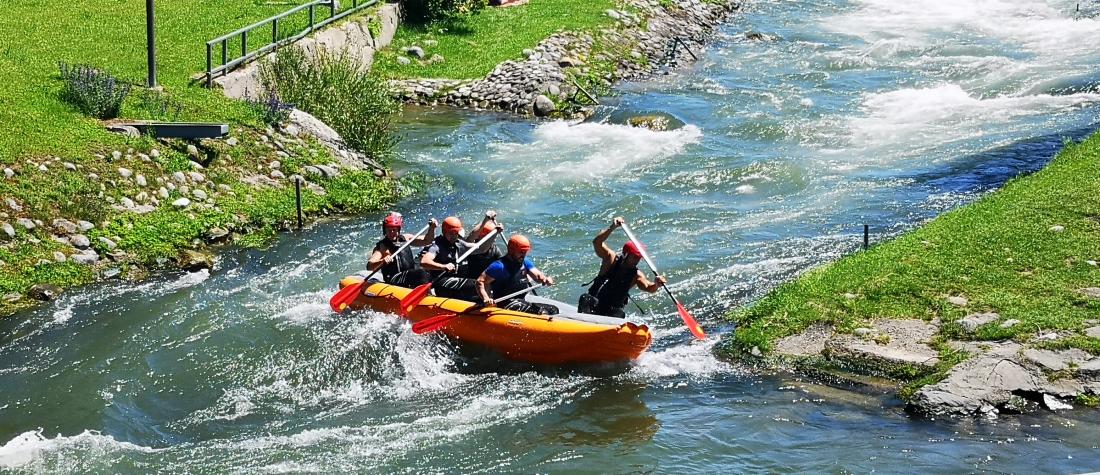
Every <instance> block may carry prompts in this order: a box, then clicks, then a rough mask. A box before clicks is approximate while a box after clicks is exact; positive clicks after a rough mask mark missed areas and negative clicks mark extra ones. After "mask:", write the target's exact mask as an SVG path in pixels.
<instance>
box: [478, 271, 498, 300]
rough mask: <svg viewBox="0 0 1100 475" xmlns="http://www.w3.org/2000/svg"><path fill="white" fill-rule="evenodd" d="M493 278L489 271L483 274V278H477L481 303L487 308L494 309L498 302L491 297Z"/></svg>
mask: <svg viewBox="0 0 1100 475" xmlns="http://www.w3.org/2000/svg"><path fill="white" fill-rule="evenodd" d="M493 280H494V279H493V278H492V277H491V276H490V275H489V273H488V270H486V271H485V272H482V273H481V276H480V277H478V278H477V294H478V295H480V296H481V301H482V302H483V303H484V304H485V306H486V307H492V306H494V305H496V303H497V302H496V301H495V300H493V297H491V296H489V290H488V288H489V285H491V284H492V283H493Z"/></svg>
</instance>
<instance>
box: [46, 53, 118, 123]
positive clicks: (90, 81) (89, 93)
mask: <svg viewBox="0 0 1100 475" xmlns="http://www.w3.org/2000/svg"><path fill="white" fill-rule="evenodd" d="M58 69H60V70H61V80H62V81H64V82H65V85H64V86H63V87H62V89H61V99H62V100H64V101H66V102H69V103H70V104H72V105H74V106H76V108H77V109H79V110H80V112H83V113H84V114H86V115H90V116H92V117H95V118H97V119H114V118H115V117H118V111H119V109H121V108H122V101H123V100H125V99H126V95H127V94H130V84H129V83H126V82H124V81H121V80H119V79H118V78H116V77H114V76H112V75H110V74H107V73H106V72H104V71H101V70H99V69H96V68H93V67H91V66H87V65H82V64H77V65H70V64H67V63H58Z"/></svg>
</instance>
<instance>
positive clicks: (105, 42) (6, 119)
mask: <svg viewBox="0 0 1100 475" xmlns="http://www.w3.org/2000/svg"><path fill="white" fill-rule="evenodd" d="M156 8H157V10H156V20H157V31H156V33H157V79H158V83H160V84H161V85H163V86H164V87H165V88H167V89H168V90H169V91H170V92H171V95H172V97H173V99H176V100H178V101H180V102H182V103H183V104H184V106H185V107H184V111H183V113H182V114H181V115H180V117H179V120H200V121H231V122H252V121H254V118H252V117H251V115H250V114H249V111H248V109H247V108H246V107H244V106H243V105H242V104H240V103H238V102H235V101H232V100H229V99H226V98H224V97H222V96H221V94H220V93H218V92H216V91H209V90H206V89H205V88H202V87H199V86H198V85H188V82H189V77H190V76H191V75H192V74H194V73H196V72H199V71H205V70H206V47H205V43H206V41H207V40H210V39H213V38H215V37H217V36H220V35H222V34H225V33H228V32H231V31H233V30H236V29H238V28H241V27H243V26H246V25H248V24H250V23H253V22H255V21H258V20H262V19H264V18H267V17H269V16H271V15H274V14H276V13H279V12H281V11H284V10H286V9H288V8H290V6H288V5H286V4H282V3H279V4H269V3H268V2H262V1H258V0H202V1H199V0H161V1H159V2H157V5H156ZM287 30H288V31H289V28H288V29H287ZM0 36H2V37H3V38H5V41H4V44H3V46H0V85H3V87H0V123H2V124H5V126H6V127H5V128H6V129H7V130H5V131H4V133H3V134H0V163H5V164H11V163H14V162H15V161H16V160H18V159H19V158H20V157H22V156H25V155H28V156H41V155H47V154H53V155H61V156H63V158H66V159H69V160H72V159H81V158H88V157H90V156H91V152H90V149H93V148H95V145H99V146H100V148H103V149H106V148H107V147H112V146H115V147H117V146H121V144H122V143H123V139H121V138H118V137H117V136H114V135H111V134H108V133H106V132H104V131H103V129H102V127H101V126H100V124H99V122H98V121H96V120H94V119H89V118H87V117H84V116H83V115H81V114H80V113H79V112H78V111H77V110H76V109H74V108H73V107H72V106H70V105H68V104H66V103H64V102H61V100H60V99H58V92H59V91H60V89H61V81H60V80H59V79H57V75H58V73H57V63H58V61H65V62H68V63H84V64H91V65H93V66H96V67H99V68H101V69H104V70H106V71H108V72H110V73H111V74H114V75H116V76H119V77H120V78H122V79H125V80H129V81H132V82H135V83H139V84H144V82H145V77H146V53H145V2H144V1H142V0H112V1H109V2H104V1H100V0H96V1H93V0H7V1H5V2H4V14H3V15H0ZM255 40H256V41H257V42H259V41H262V39H261V38H255ZM250 43H252V41H250ZM236 47H237V48H238V49H239V48H240V46H239V43H238V44H237V46H236ZM230 50H231V51H232V50H233V46H232V45H231V46H230ZM127 102H128V103H131V102H132V101H130V100H128V101H127ZM123 116H124V117H129V118H145V116H144V115H143V112H142V111H140V110H136V109H135V108H133V107H128V108H124V109H123Z"/></svg>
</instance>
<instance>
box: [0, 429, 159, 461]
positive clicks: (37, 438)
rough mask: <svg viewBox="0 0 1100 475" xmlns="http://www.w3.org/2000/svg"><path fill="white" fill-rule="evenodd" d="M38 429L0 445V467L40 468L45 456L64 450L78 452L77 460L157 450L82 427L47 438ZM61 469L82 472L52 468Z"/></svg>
mask: <svg viewBox="0 0 1100 475" xmlns="http://www.w3.org/2000/svg"><path fill="white" fill-rule="evenodd" d="M42 432H43V431H42V429H39V430H36V431H28V432H24V433H22V434H19V435H17V436H15V437H14V438H13V439H11V440H9V441H8V442H7V443H5V444H4V446H3V447H0V468H11V469H30V470H35V469H36V468H39V469H45V467H41V466H40V465H41V464H43V463H44V462H45V461H46V460H45V459H47V458H48V457H49V456H51V455H53V454H56V453H59V452H62V451H68V450H74V451H79V452H80V456H79V457H77V459H78V460H84V459H90V460H95V459H96V458H98V457H102V456H105V455H108V454H113V453H118V452H144V453H154V452H157V451H158V450H159V449H153V448H151V447H144V446H141V445H135V444H131V443H129V442H119V441H117V440H115V438H114V437H111V436H109V435H102V434H100V433H99V432H98V431H93V430H85V431H84V432H82V433H80V434H77V435H74V436H63V435H59V436H57V437H53V438H48V437H46V436H44V435H43V434H42ZM52 468H53V469H58V468H61V469H64V470H65V471H82V468H81V467H79V466H70V467H52Z"/></svg>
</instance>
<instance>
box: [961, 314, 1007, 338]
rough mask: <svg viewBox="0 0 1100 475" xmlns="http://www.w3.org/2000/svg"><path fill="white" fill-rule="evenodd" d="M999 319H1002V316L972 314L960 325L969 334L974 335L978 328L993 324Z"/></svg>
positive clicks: (963, 319) (964, 318)
mask: <svg viewBox="0 0 1100 475" xmlns="http://www.w3.org/2000/svg"><path fill="white" fill-rule="evenodd" d="M999 318H1001V316H1000V315H998V314H996V313H994V312H986V313H972V314H970V315H967V316H965V317H963V318H962V319H961V320H959V325H960V326H961V327H962V329H963V330H965V331H966V332H967V333H974V331H975V330H977V329H978V327H980V326H982V325H985V324H987V323H992V322H994V321H996V320H997V319H999Z"/></svg>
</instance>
